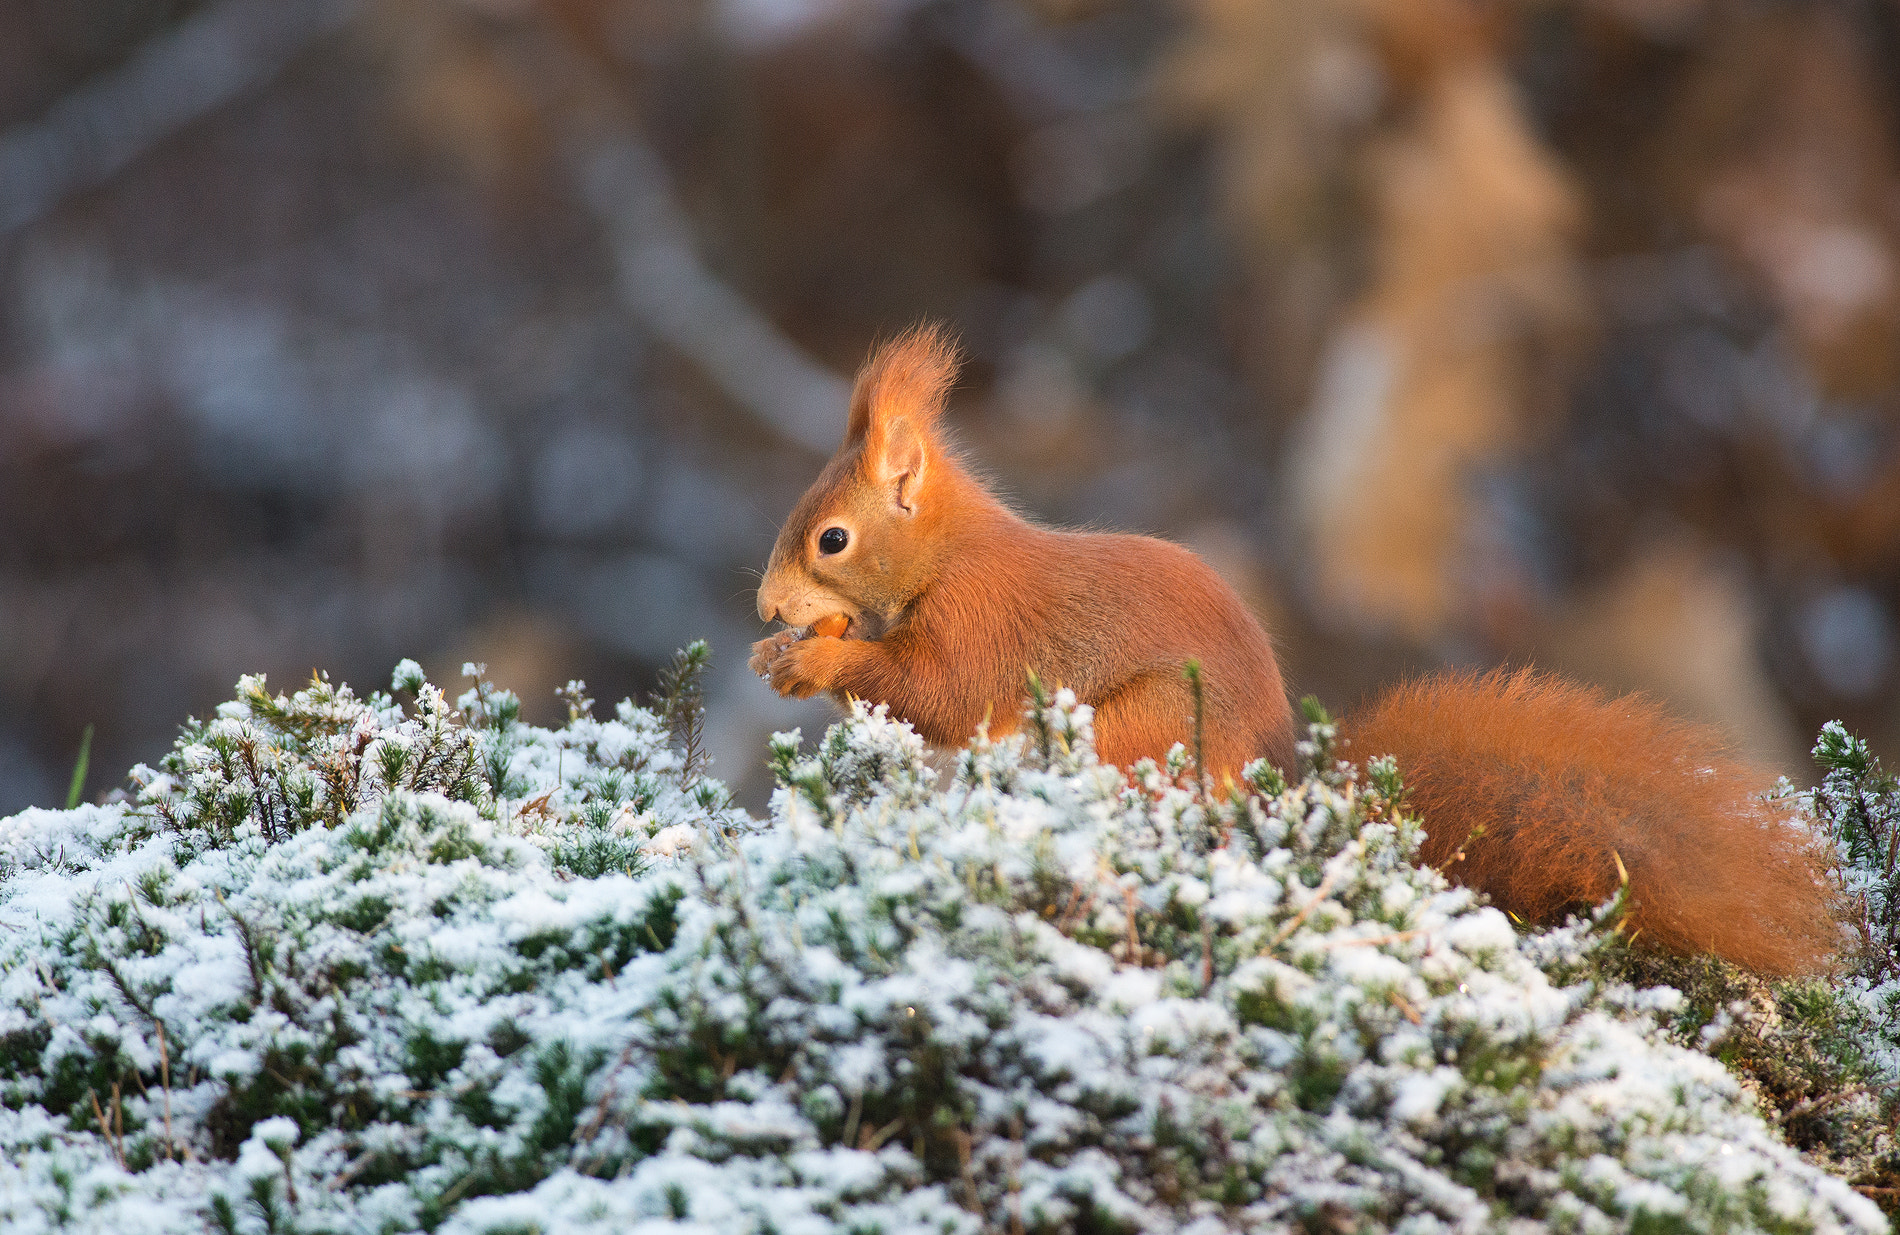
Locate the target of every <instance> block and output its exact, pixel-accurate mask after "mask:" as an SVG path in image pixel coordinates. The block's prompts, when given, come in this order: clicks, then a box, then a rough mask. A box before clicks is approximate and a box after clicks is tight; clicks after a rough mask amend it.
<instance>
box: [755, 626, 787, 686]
mask: <svg viewBox="0 0 1900 1235" xmlns="http://www.w3.org/2000/svg"><path fill="white" fill-rule="evenodd" d="M799 637H800V635H799V632H798V631H797V630H781V631H779V632H778V633H777V634H776V635H772V636H770V637H769V638H765V639H761V640H759V641H758V642H757V643H755V644H753V645H752V657H751V659H750V660H748V661H746V668H748V669H750V670H752V672H754V673H756V674H758V675H759V676H760V677H762V678H770V677H771V676H772V662H773V661H775V660H777V659H778V657H779V653H781V652H783V651H784V650H785V649H786V648H788V647H790V646H792V645H793V644H794V643H797V642H798V640H799Z"/></svg>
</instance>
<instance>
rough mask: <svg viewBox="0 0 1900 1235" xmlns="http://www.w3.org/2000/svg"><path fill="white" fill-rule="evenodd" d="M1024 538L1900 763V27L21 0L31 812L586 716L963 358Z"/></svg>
mask: <svg viewBox="0 0 1900 1235" xmlns="http://www.w3.org/2000/svg"><path fill="white" fill-rule="evenodd" d="M925 316H930V317H935V318H940V319H943V320H946V321H948V322H950V323H952V324H953V325H954V327H955V328H956V329H957V330H958V332H959V333H960V334H961V337H962V339H963V341H964V343H965V345H966V347H967V350H968V353H969V357H970V363H969V365H968V368H967V370H966V373H965V375H964V379H963V381H962V384H961V385H960V386H959V388H958V391H957V393H956V396H955V399H954V403H953V413H952V417H951V421H952V423H953V424H954V426H955V428H956V431H957V433H958V435H959V436H960V438H961V439H962V441H963V442H964V444H965V445H966V446H967V448H968V451H969V453H970V455H971V456H972V457H973V458H974V459H975V460H977V461H978V462H979V463H980V464H981V466H982V468H983V469H984V470H985V471H986V472H987V473H988V474H989V475H991V476H992V477H994V479H995V480H996V481H997V482H998V484H999V485H1000V486H1001V487H1002V488H1003V489H1004V490H1005V491H1006V492H1007V493H1009V494H1010V495H1012V496H1013V498H1014V499H1015V500H1016V501H1017V502H1018V503H1019V504H1020V506H1021V507H1022V508H1024V509H1025V510H1027V511H1029V512H1031V513H1033V514H1035V515H1036V516H1039V517H1041V518H1043V519H1046V520H1050V521H1055V522H1060V523H1088V524H1099V525H1112V526H1115V527H1121V528H1131V529H1138V530H1145V531H1152V532H1158V533H1162V534H1165V535H1168V536H1171V537H1174V538H1176V539H1179V540H1181V541H1183V542H1185V543H1187V544H1189V545H1192V546H1193V547H1194V548H1196V549H1197V550H1199V551H1200V552H1201V553H1202V554H1203V555H1204V556H1205V557H1207V558H1208V559H1209V560H1210V561H1211V562H1212V563H1214V564H1215V565H1216V566H1217V567H1218V568H1219V569H1220V570H1221V571H1222V572H1223V573H1225V574H1226V575H1227V577H1228V578H1229V579H1230V580H1232V581H1233V582H1234V583H1235V584H1236V585H1237V586H1238V587H1239V588H1240V589H1241V590H1242V591H1243V592H1244V594H1245V595H1246V596H1247V597H1248V598H1249V599H1250V600H1251V601H1252V603H1253V604H1254V605H1255V606H1256V607H1257V609H1258V611H1259V613H1260V614H1261V616H1262V617H1263V619H1264V620H1265V621H1266V622H1267V624H1268V626H1269V628H1270V629H1271V630H1273V631H1274V633H1275V634H1276V636H1277V638H1278V640H1279V642H1280V646H1281V648H1282V651H1283V654H1284V659H1285V662H1286V667H1287V671H1288V675H1289V678H1290V681H1291V683H1292V686H1293V688H1294V689H1295V690H1296V691H1297V692H1299V693H1309V692H1311V693H1317V694H1319V695H1320V696H1321V697H1322V698H1323V699H1325V700H1326V701H1327V702H1328V703H1329V704H1331V705H1333V706H1334V707H1335V708H1340V707H1349V706H1350V705H1351V703H1352V702H1353V700H1354V699H1356V698H1358V697H1359V696H1360V695H1361V694H1362V693H1363V692H1365V691H1366V690H1368V689H1370V688H1371V687H1372V686H1373V685H1375V684H1377V683H1379V682H1382V681H1386V680H1390V679H1391V678H1393V677H1395V676H1398V675H1401V674H1403V673H1405V672H1407V671H1411V670H1415V669H1419V668H1423V667H1427V666H1431V665H1436V664H1440V663H1454V664H1462V665H1489V664H1493V663H1499V662H1505V661H1509V662H1513V663H1536V664H1540V665H1545V666H1549V667H1552V668H1558V669H1562V670H1565V671H1568V672H1571V673H1575V674H1578V675H1581V676H1583V677H1585V678H1588V679H1590V680H1593V681H1596V682H1599V683H1602V684H1604V685H1606V686H1610V687H1614V688H1618V689H1625V688H1641V689H1645V690H1648V691H1651V692H1653V693H1655V694H1658V695H1660V696H1662V697H1664V698H1665V699H1667V700H1669V701H1670V702H1672V703H1673V704H1674V705H1675V706H1677V707H1678V708H1680V709H1682V710H1684V711H1687V712H1689V713H1692V714H1694V715H1696V716H1699V717H1703V718H1706V719H1708V720H1711V721H1714V722H1716V723H1717V724H1720V725H1721V726H1723V727H1724V728H1726V729H1727V730H1728V731H1729V732H1730V733H1731V734H1733V735H1734V736H1735V738H1736V739H1737V741H1738V742H1739V743H1741V745H1742V746H1743V748H1744V749H1745V750H1746V751H1748V752H1749V753H1751V754H1752V755H1754V756H1755V757H1757V758H1759V759H1761V760H1763V761H1765V762H1767V763H1769V764H1770V765H1772V766H1774V767H1776V768H1778V769H1781V770H1785V771H1787V772H1789V773H1791V774H1793V775H1795V776H1796V777H1797V779H1800V780H1802V781H1803V783H1806V780H1807V779H1809V769H1808V765H1807V763H1806V758H1805V750H1806V747H1807V745H1808V744H1809V743H1810V742H1811V741H1812V735H1813V733H1814V731H1815V730H1816V728H1817V727H1818V726H1819V725H1820V723H1821V722H1823V721H1825V720H1828V719H1831V718H1835V717H1840V718H1842V719H1844V720H1846V721H1847V722H1848V723H1849V725H1850V726H1852V727H1854V728H1856V729H1858V730H1860V731H1861V732H1863V733H1865V734H1866V735H1867V736H1868V737H1869V738H1870V739H1872V740H1873V741H1874V743H1875V746H1876V749H1879V750H1884V751H1885V752H1886V753H1887V755H1888V759H1889V761H1890V762H1891V761H1892V759H1893V757H1894V754H1895V752H1896V750H1900V647H1897V646H1896V638H1897V636H1896V621H1897V620H1900V3H1895V2H1894V0H1807V2H1800V0H1779V2H1769V0H355V2H354V3H347V2H344V0H208V2H198V0H0V813H5V812H9V811H12V810H14V809H17V808H19V807H21V806H24V805H26V804H28V803H47V804H57V803H58V802H59V801H61V800H63V798H64V794H65V789H66V780H67V778H68V776H69V775H70V772H71V769H72V767H73V764H74V759H75V756H76V753H77V750H78V747H79V742H80V735H81V732H82V730H83V729H84V728H85V726H87V725H88V724H92V725H94V726H96V729H97V738H96V741H95V743H94V747H93V752H92V768H93V769H94V771H93V775H92V779H91V782H90V785H89V790H88V793H89V796H92V795H96V794H97V793H99V792H101V791H103V790H104V789H105V788H108V787H109V786H110V785H111V784H112V783H114V781H115V778H116V777H117V776H118V775H119V774H120V773H121V772H122V771H123V769H124V768H126V767H127V766H128V765H129V764H131V763H132V762H134V761H137V760H153V759H155V758H156V757H157V756H158V755H159V754H160V753H162V752H163V750H164V749H166V747H167V746H168V744H169V741H170V739H171V736H172V734H173V733H174V732H175V729H176V726H177V724H178V722H179V721H180V720H181V719H182V718H183V717H185V716H186V715H188V714H194V713H195V714H202V713H204V712H205V711H207V710H208V709H210V708H212V707H214V706H215V705H216V704H217V703H218V701H220V700H222V699H224V698H227V697H229V694H230V691H231V687H232V684H233V682H234V681H235V680H236V678H237V676H238V674H239V673H241V672H246V671H255V670H263V671H267V672H268V673H269V674H270V676H271V680H272V682H273V683H274V684H276V685H278V686H280V687H283V688H294V687H295V686H296V685H297V684H298V683H299V682H301V681H302V680H304V679H306V678H307V677H308V675H309V674H310V672H311V671H312V670H313V669H321V670H324V671H327V672H328V673H329V674H331V675H332V677H334V678H339V679H345V680H348V681H349V682H351V683H352V684H354V685H356V686H357V687H358V688H359V689H364V690H367V689H369V688H373V687H380V686H385V685H386V684H387V682H388V677H389V671H390V668H391V666H392V665H393V664H394V662H395V661H396V660H397V659H398V658H400V657H403V656H414V657H416V658H418V659H419V660H421V661H422V662H423V663H424V665H425V666H426V667H427V668H429V669H430V671H431V672H432V674H434V675H436V676H437V679H438V680H443V681H445V682H446V683H448V684H450V685H453V684H454V682H455V680H456V678H457V674H458V672H459V669H460V666H461V664H462V663H463V662H464V661H480V662H485V663H486V664H487V666H488V671H489V674H490V676H491V677H492V678H493V679H495V680H496V681H498V682H500V683H501V684H503V685H506V686H509V687H512V688H513V689H515V690H517V691H518V692H520V694H521V695H522V698H523V700H524V702H525V704H526V712H527V714H528V715H529V716H530V717H531V718H537V719H543V720H546V719H553V718H555V717H557V716H559V715H561V714H562V713H561V711H560V705H559V704H558V703H557V701H556V699H555V697H554V691H555V689H556V688H557V687H558V686H559V685H561V684H562V683H563V682H565V681H566V680H567V679H568V678H572V677H579V678H585V679H586V680H587V681H588V683H589V684H590V687H591V693H593V694H594V695H595V696H596V697H599V698H603V699H612V698H619V697H621V696H623V695H626V694H636V695H637V694H638V693H639V692H641V691H642V690H644V689H645V688H647V687H648V686H649V685H650V684H651V682H652V680H653V675H654V671H655V669H656V668H657V667H658V666H659V665H660V664H661V663H663V662H664V661H665V660H666V659H667V657H668V656H669V655H670V654H671V652H672V651H673V649H674V648H676V647H678V646H679V645H681V644H682V643H684V642H686V641H687V640H689V639H692V638H694V637H705V638H707V639H709V640H710V641H711V643H712V645H713V649H714V653H715V656H716V662H715V670H714V674H713V679H712V680H711V682H710V683H709V704H710V708H711V725H712V738H713V741H714V745H715V750H716V752H717V754H718V757H719V767H718V769H717V770H718V771H719V772H720V773H721V774H722V775H724V776H725V777H726V778H727V779H728V780H729V781H730V782H732V783H734V784H735V785H736V786H737V787H739V789H740V791H741V796H742V800H744V801H746V802H748V803H749V804H752V805H755V806H756V805H757V804H758V803H759V802H760V801H762V799H763V795H764V791H765V778H764V770H763V766H762V763H763V755H764V746H763V740H764V737H765V734H766V733H767V732H768V731H769V730H770V729H773V728H778V727H786V726H789V725H793V724H803V725H804V726H805V728H806V732H807V734H811V733H813V732H814V731H815V727H816V726H820V725H822V724H823V723H824V722H825V720H826V719H827V717H828V716H829V715H830V711H829V706H828V705H826V704H823V703H816V702H814V703H806V704H802V705H799V704H792V703H788V702H786V701H782V700H779V699H777V698H775V697H774V696H772V695H771V693H770V692H769V691H768V690H767V689H766V688H765V687H764V686H763V685H762V684H761V683H759V682H758V681H756V680H755V679H753V678H752V677H751V676H750V675H749V674H748V673H747V672H746V670H745V667H744V661H745V656H746V650H747V645H748V644H749V643H750V642H751V641H752V640H754V639H756V638H758V637H760V636H761V635H762V634H764V633H765V631H764V629H763V627H762V625H761V624H760V623H759V622H758V620H757V618H756V616H755V615H754V613H753V611H752V598H751V593H752V588H753V587H754V585H755V580H756V576H755V574H754V573H753V572H755V571H756V570H757V569H758V568H759V567H761V566H763V564H764V560H765V557H766V554H767V552H768V550H769V548H770V546H771V542H772V538H773V534H774V532H775V530H776V527H777V523H778V520H779V519H780V517H781V516H782V515H783V514H784V512H785V511H786V510H788V509H789V508H790V506H791V504H792V502H793V500H794V499H795V498H796V496H797V495H798V493H799V492H800V491H801V490H802V489H803V488H804V486H805V485H806V484H807V483H809V482H810V480H811V479H812V478H813V477H814V476H815V475H816V473H817V470H818V468H819V466H820V464H821V463H822V461H823V459H824V457H825V456H826V455H827V454H828V453H829V451H830V449H831V447H832V445H833V444H834V443H835V441H836V439H837V438H838V436H839V435H840V433H841V430H842V424H843V416H844V403H843V400H844V397H845V395H844V392H845V390H846V386H845V381H846V380H847V379H848V376H849V374H850V373H851V372H852V370H853V369H854V368H855V367H856V365H857V364H858V362H859V361H860V360H861V359H862V358H863V357H864V355H865V353H866V351H867V349H868V348H869V347H870V345H871V344H872V343H873V342H874V341H875V340H876V339H877V338H878V337H879V336H880V335H889V334H891V333H893V332H895V331H896V330H898V329H900V328H902V327H903V326H905V325H907V324H909V323H911V322H914V321H916V320H918V319H920V318H922V317H925Z"/></svg>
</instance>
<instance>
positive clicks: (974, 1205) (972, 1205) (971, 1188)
mask: <svg viewBox="0 0 1900 1235" xmlns="http://www.w3.org/2000/svg"><path fill="white" fill-rule="evenodd" d="M950 1139H951V1140H953V1141H955V1142H956V1146H957V1170H958V1172H959V1173H960V1174H961V1175H962V1176H963V1198H964V1205H965V1207H966V1208H968V1209H969V1211H970V1212H971V1213H973V1214H975V1215H976V1217H977V1221H979V1222H981V1223H982V1224H983V1230H984V1231H986V1232H987V1231H988V1230H989V1229H990V1224H989V1221H988V1219H986V1218H985V1217H984V1216H983V1198H982V1197H980V1196H978V1195H977V1191H976V1172H975V1171H973V1170H972V1169H970V1134H969V1133H968V1132H967V1131H965V1130H964V1129H962V1128H952V1129H950Z"/></svg>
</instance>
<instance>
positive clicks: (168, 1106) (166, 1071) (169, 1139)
mask: <svg viewBox="0 0 1900 1235" xmlns="http://www.w3.org/2000/svg"><path fill="white" fill-rule="evenodd" d="M152 1023H153V1024H155V1025H157V1026H158V1080H159V1084H160V1085H161V1086H163V1088H164V1091H165V1156H166V1157H167V1158H169V1159H172V1160H174V1161H176V1160H177V1157H178V1142H177V1140H176V1139H174V1138H173V1136H172V1057H171V1052H170V1051H169V1050H167V1049H166V1047H165V1023H164V1022H163V1021H153V1022H152ZM185 1153H186V1155H187V1156H189V1155H190V1153H191V1150H190V1149H186V1150H185Z"/></svg>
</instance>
